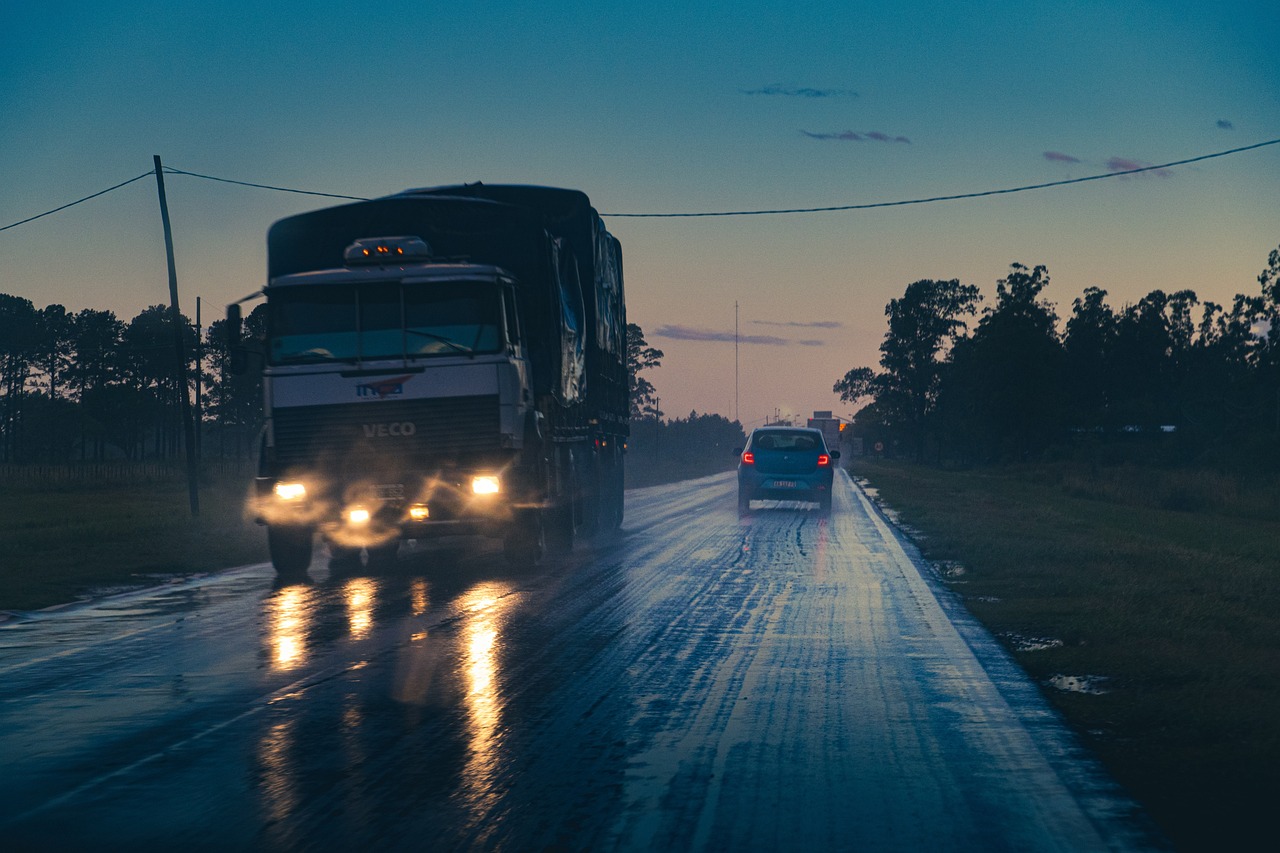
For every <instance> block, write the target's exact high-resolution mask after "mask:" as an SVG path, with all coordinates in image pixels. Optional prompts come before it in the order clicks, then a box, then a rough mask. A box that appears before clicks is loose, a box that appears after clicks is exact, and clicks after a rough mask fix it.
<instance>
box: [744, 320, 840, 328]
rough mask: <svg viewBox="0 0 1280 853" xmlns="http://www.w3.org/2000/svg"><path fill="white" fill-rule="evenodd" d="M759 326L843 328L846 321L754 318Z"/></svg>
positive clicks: (754, 321) (753, 321)
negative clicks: (798, 320)
mask: <svg viewBox="0 0 1280 853" xmlns="http://www.w3.org/2000/svg"><path fill="white" fill-rule="evenodd" d="M751 322H752V323H754V324H755V325H757V326H791V327H793V328H797V329H842V328H844V323H841V322H840V321H839V320H814V321H813V322H810V323H800V322H797V321H795V320H752V321H751Z"/></svg>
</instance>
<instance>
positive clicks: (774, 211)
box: [0, 139, 1280, 231]
mask: <svg viewBox="0 0 1280 853" xmlns="http://www.w3.org/2000/svg"><path fill="white" fill-rule="evenodd" d="M1277 144H1280V139H1270V140H1267V141H1266V142H1258V143H1255V144H1253V145H1245V146H1242V147H1240V148H1232V149H1230V150H1227V151H1216V152H1214V153H1213V154H1201V155H1200V156H1198V157H1188V158H1187V159H1185V160H1174V161H1173V162H1171V163H1161V164H1159V165H1156V166H1140V167H1138V168H1136V169H1125V170H1123V171H1119V172H1102V173H1099V174H1096V175H1087V176H1085V177H1083V178H1068V179H1066V180H1062V181H1050V182H1048V183H1044V184H1028V185H1026V186H1020V187H1007V188H1005V189H998V190H983V191H981V192H971V193H957V194H956V195H939V196H930V197H928V198H913V199H904V200H901V201H877V202H868V203H865V204H841V205H834V206H830V207H786V208H766V209H760V210H716V211H702V212H693V213H602V214H600V215H601V216H615V217H619V218H630V219H675V218H690V217H710V216H773V215H779V214H787V213H834V212H836V211H841V210H872V209H875V208H881V207H905V206H907V205H913V204H932V203H933V202H938V201H958V200H960V199H967V198H983V197H986V196H993V195H1009V194H1011V193H1022V192H1030V191H1031V190H1044V189H1049V188H1050V187H1062V186H1067V185H1068V184H1081V183H1084V182H1086V181H1102V180H1106V179H1107V178H1122V177H1124V176H1125V175H1136V174H1139V173H1141V172H1155V171H1159V170H1160V169H1172V168H1174V167H1175V166H1186V165H1188V164H1190V163H1199V162H1201V161H1204V160H1213V159H1216V158H1218V157H1227V156H1230V155H1232V154H1240V153H1243V152H1245V151H1253V150H1254V149H1257V148H1265V147H1267V146H1268V145H1277ZM164 171H165V172H167V173H169V174H173V175H187V176H189V177H192V178H202V179H204V180H206V181H218V182H219V183H224V184H235V185H237V186H242V187H253V188H255V189H262V190H272V191H274V192H282V193H294V194H297V195H313V196H321V197H323V198H341V199H348V200H350V201H368V200H369V199H368V198H366V197H364V196H356V195H342V194H340V193H324V192H316V191H315V190H299V189H293V188H291V187H277V186H272V185H271V184H257V183H253V182H250V181H237V180H233V179H231V178H219V177H216V176H214V175H202V174H200V173H199V172H188V171H186V170H184V169H175V168H173V167H172V166H165V167H164ZM154 174H155V172H154V171H153V170H149V171H146V172H143V173H142V174H141V175H138V176H137V177H136V178H130V179H129V180H127V181H123V182H121V183H118V184H116V185H115V186H113V187H107V188H106V189H105V190H100V191H98V192H96V193H94V194H93V195H87V196H85V197H84V198H81V199H77V200H76V201H73V202H70V203H68V204H64V205H61V206H59V207H55V208H53V209H52V210H46V211H45V212H44V213H39V214H36V215H35V216H29V217H27V218H26V219H22V220H19V221H18V222H14V223H13V224H11V225H4V226H0V231H8V230H9V229H10V228H16V227H18V226H19V225H25V224H27V223H28V222H34V221H35V220H37V219H40V218H42V217H45V216H49V215H50V214H53V213H58V212H59V211H62V210H66V209H67V208H69V207H73V206H75V205H77V204H80V203H82V202H86V201H89V200H90V199H94V198H97V197H98V196H101V195H106V194H107V193H109V192H111V191H113V190H118V189H120V188H121V187H124V186H128V185H129V184H131V183H133V182H134V181H140V180H142V179H143V178H147V177H151V176H152V175H154Z"/></svg>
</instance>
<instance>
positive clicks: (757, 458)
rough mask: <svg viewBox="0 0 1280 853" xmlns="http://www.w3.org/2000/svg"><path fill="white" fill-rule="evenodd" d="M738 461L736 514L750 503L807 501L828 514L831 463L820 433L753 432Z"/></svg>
mask: <svg viewBox="0 0 1280 853" xmlns="http://www.w3.org/2000/svg"><path fill="white" fill-rule="evenodd" d="M740 452H741V453H742V456H741V458H740V459H739V460H738V513H739V514H740V515H746V514H747V513H749V512H750V511H751V502H752V501H753V500H776V501H807V502H810V503H816V504H817V505H818V511H819V512H821V513H822V514H823V515H829V514H830V513H831V484H832V480H833V479H834V476H835V465H833V464H832V463H833V460H836V459H839V458H840V452H839V451H838V450H829V449H828V448H827V443H826V441H825V440H824V439H823V437H822V432H821V430H816V429H808V428H805V427H778V426H767V427H760V428H759V429H756V430H753V431H752V433H751V437H750V438H749V439H747V446H746V447H745V448H744V449H743V450H741V451H740Z"/></svg>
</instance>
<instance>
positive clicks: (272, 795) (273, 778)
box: [258, 720, 301, 827]
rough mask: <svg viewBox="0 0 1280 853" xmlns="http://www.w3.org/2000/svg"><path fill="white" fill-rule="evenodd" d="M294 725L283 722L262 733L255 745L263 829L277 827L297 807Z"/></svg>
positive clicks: (292, 722)
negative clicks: (259, 779) (256, 747)
mask: <svg viewBox="0 0 1280 853" xmlns="http://www.w3.org/2000/svg"><path fill="white" fill-rule="evenodd" d="M293 728H294V721H293V720H285V721H284V722H281V723H276V724H274V725H272V726H270V727H269V728H267V729H266V731H265V732H263V734H262V738H261V739H260V740H259V741H258V768H259V772H260V773H261V774H262V784H261V785H260V786H259V790H260V791H261V792H262V807H263V811H264V817H265V820H264V821H263V823H264V824H265V825H266V826H267V827H277V826H279V825H280V824H281V823H282V822H283V821H285V820H287V819H288V818H289V817H291V816H292V815H293V813H294V811H295V810H297V808H298V806H299V805H300V803H301V797H300V795H299V792H298V784H297V782H298V771H297V767H295V766H294V760H293V751H294V749H295V748H296V744H295V743H294V731H293Z"/></svg>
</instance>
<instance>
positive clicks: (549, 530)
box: [543, 503, 573, 554]
mask: <svg viewBox="0 0 1280 853" xmlns="http://www.w3.org/2000/svg"><path fill="white" fill-rule="evenodd" d="M543 530H544V531H545V533H546V544H547V549H548V550H550V551H552V552H554V553H556V554H567V553H568V552H570V551H572V550H573V504H571V503H568V504H562V505H561V506H557V507H552V508H550V509H548V510H546V511H545V512H544V521H543Z"/></svg>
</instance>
